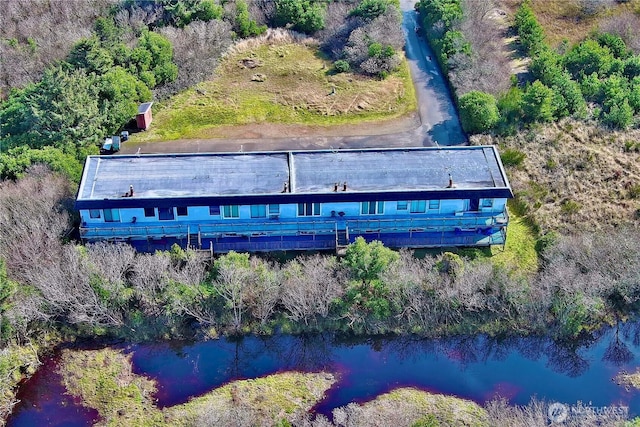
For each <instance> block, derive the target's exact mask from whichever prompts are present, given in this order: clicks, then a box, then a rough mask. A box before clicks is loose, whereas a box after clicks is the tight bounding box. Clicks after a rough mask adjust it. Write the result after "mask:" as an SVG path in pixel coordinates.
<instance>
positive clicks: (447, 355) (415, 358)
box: [9, 323, 640, 426]
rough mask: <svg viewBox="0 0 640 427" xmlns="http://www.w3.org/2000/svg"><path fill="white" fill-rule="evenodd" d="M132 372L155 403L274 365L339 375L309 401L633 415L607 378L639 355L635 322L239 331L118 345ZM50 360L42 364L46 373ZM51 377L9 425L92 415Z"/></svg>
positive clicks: (32, 390)
mask: <svg viewBox="0 0 640 427" xmlns="http://www.w3.org/2000/svg"><path fill="white" fill-rule="evenodd" d="M125 350H126V351H127V352H130V353H131V354H132V355H133V363H134V371H135V372H136V373H138V374H142V375H147V376H149V377H151V378H154V379H155V380H157V382H158V393H157V396H156V397H157V398H158V404H159V405H160V406H163V407H164V406H171V405H175V404H179V403H183V402H185V401H187V400H188V399H189V398H190V397H192V396H196V395H199V394H202V393H205V392H207V391H209V390H211V389H213V388H216V387H218V386H220V385H222V384H224V383H226V382H228V381H230V380H234V379H242V378H253V377H257V376H262V375H267V374H271V373H274V372H279V371H287V370H294V369H295V370H300V371H319V370H328V371H331V372H334V373H336V374H338V376H339V381H338V382H337V383H336V385H335V386H334V387H333V388H332V389H331V390H329V392H328V394H327V397H326V399H325V400H323V401H322V402H320V403H319V404H318V406H317V407H316V408H315V411H316V412H318V413H324V414H330V413H331V410H332V409H333V408H335V407H338V406H342V405H346V404H347V403H349V402H352V401H357V402H362V401H366V400H370V399H372V398H374V397H375V396H377V395H379V394H381V393H384V392H386V391H389V390H391V389H394V388H397V387H403V386H414V387H418V388H421V389H424V390H428V391H432V392H439V393H444V394H451V395H455V396H459V397H464V398H468V399H472V400H474V401H476V402H478V403H484V402H486V401H487V400H490V399H492V398H494V397H496V396H502V397H505V398H507V399H508V400H509V401H510V402H511V403H513V404H526V403H528V402H529V400H530V399H531V397H533V396H536V397H538V398H542V399H545V400H547V401H556V402H561V403H564V404H568V405H571V404H576V403H577V402H583V403H584V404H588V405H592V406H597V407H600V406H628V407H629V412H630V415H632V416H637V415H640V393H639V392H636V391H626V390H625V389H624V388H623V387H620V386H618V385H616V384H615V383H614V382H613V381H612V378H613V377H614V376H615V375H616V374H617V373H619V372H620V371H621V370H626V371H634V370H635V368H636V366H638V362H639V361H640V323H629V324H625V325H621V327H620V329H619V330H618V332H616V329H610V330H606V331H602V332H601V333H600V335H599V336H598V337H595V338H593V339H591V340H589V341H585V342H581V343H579V344H578V343H573V344H568V345H559V344H556V343H554V342H553V341H551V340H549V339H544V338H508V339H503V340H498V339H490V338H487V337H485V336H474V337H459V338H453V339H443V340H423V339H419V338H412V337H409V338H407V337H401V338H398V337H389V338H384V337H379V338H370V339H360V340H353V339H346V338H340V337H335V336H333V335H314V336H306V337H292V336H275V337H269V338H260V337H247V338H243V339H238V340H227V339H222V340H217V341H208V342H199V343H180V342H171V343H162V344H144V345H132V346H128V347H125ZM53 368H54V366H52V362H48V364H47V365H45V367H43V369H42V371H44V372H50V371H51V370H52V369H53ZM57 382H59V378H58V376H57V375H53V374H51V373H41V374H39V375H38V376H36V377H34V378H32V379H31V380H29V381H28V382H26V383H25V384H24V386H23V388H22V390H21V396H25V397H23V398H22V399H23V402H22V403H21V404H20V405H18V406H17V407H16V409H15V411H14V414H13V416H12V417H11V418H10V419H9V425H10V426H33V425H38V426H45V425H58V426H62V425H64V426H67V425H72V424H71V421H73V422H74V423H75V424H73V425H90V424H91V421H92V420H94V419H95V413H94V412H90V411H83V410H82V409H79V408H78V407H77V406H75V404H74V403H73V402H72V401H70V400H69V398H68V397H66V398H65V397H64V396H60V394H59V393H61V390H60V389H61V387H60V386H59V385H56V384H55V383H57Z"/></svg>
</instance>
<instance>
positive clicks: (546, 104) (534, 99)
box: [522, 80, 555, 122]
mask: <svg viewBox="0 0 640 427" xmlns="http://www.w3.org/2000/svg"><path fill="white" fill-rule="evenodd" d="M553 101H554V92H553V90H552V89H551V88H548V87H547V86H545V85H543V84H542V83H541V82H540V81H539V80H536V81H535V82H533V84H531V85H529V87H528V88H527V90H526V91H525V92H524V94H523V95H522V111H523V112H524V117H525V119H526V120H528V121H530V122H549V121H551V120H553V117H554V116H553V114H554V109H555V106H554V103H553Z"/></svg>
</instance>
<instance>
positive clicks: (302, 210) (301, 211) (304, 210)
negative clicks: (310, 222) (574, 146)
mask: <svg viewBox="0 0 640 427" xmlns="http://www.w3.org/2000/svg"><path fill="white" fill-rule="evenodd" d="M318 215H320V203H298V216H318Z"/></svg>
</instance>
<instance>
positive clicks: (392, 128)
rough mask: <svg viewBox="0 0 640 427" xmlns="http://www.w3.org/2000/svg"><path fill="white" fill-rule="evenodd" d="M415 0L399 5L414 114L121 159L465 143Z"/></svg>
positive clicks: (257, 130) (240, 135)
mask: <svg viewBox="0 0 640 427" xmlns="http://www.w3.org/2000/svg"><path fill="white" fill-rule="evenodd" d="M414 4H415V1H414V0H402V1H401V7H402V11H403V22H402V26H403V30H404V33H405V37H406V46H405V52H406V56H407V59H408V60H409V66H410V69H411V76H412V78H413V82H414V86H415V90H416V95H417V99H418V111H417V112H415V113H413V114H411V115H408V116H404V117H402V118H400V119H395V120H388V121H380V122H376V123H362V124H358V125H345V126H334V127H320V126H303V125H279V124H270V123H263V124H256V125H244V126H233V127H231V126H230V127H228V128H227V129H224V131H225V132H224V133H225V134H226V135H228V136H227V137H226V138H217V139H180V140H173V141H162V142H146V143H139V144H125V145H124V146H123V148H122V150H121V154H131V153H142V154H148V153H186V152H194V153H199V152H211V151H270V150H311V149H321V148H376V147H417V146H420V147H422V146H424V147H430V146H434V145H458V144H464V143H465V142H466V137H465V135H464V133H463V131H462V128H461V127H460V121H459V119H458V115H457V112H456V109H455V106H454V104H453V101H452V100H451V94H450V93H449V90H448V88H447V85H446V83H445V80H444V78H443V77H442V74H441V73H440V69H439V68H438V64H437V62H436V61H435V58H434V55H433V52H432V51H431V49H430V48H429V46H428V45H427V43H426V42H425V40H423V39H422V38H421V37H419V35H418V34H417V33H416V31H415V30H416V27H417V16H416V12H415V11H414V9H413V6H414Z"/></svg>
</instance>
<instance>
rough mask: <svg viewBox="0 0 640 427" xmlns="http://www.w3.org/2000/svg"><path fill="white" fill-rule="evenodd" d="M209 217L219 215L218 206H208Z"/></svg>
mask: <svg viewBox="0 0 640 427" xmlns="http://www.w3.org/2000/svg"><path fill="white" fill-rule="evenodd" d="M209 215H220V206H209Z"/></svg>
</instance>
